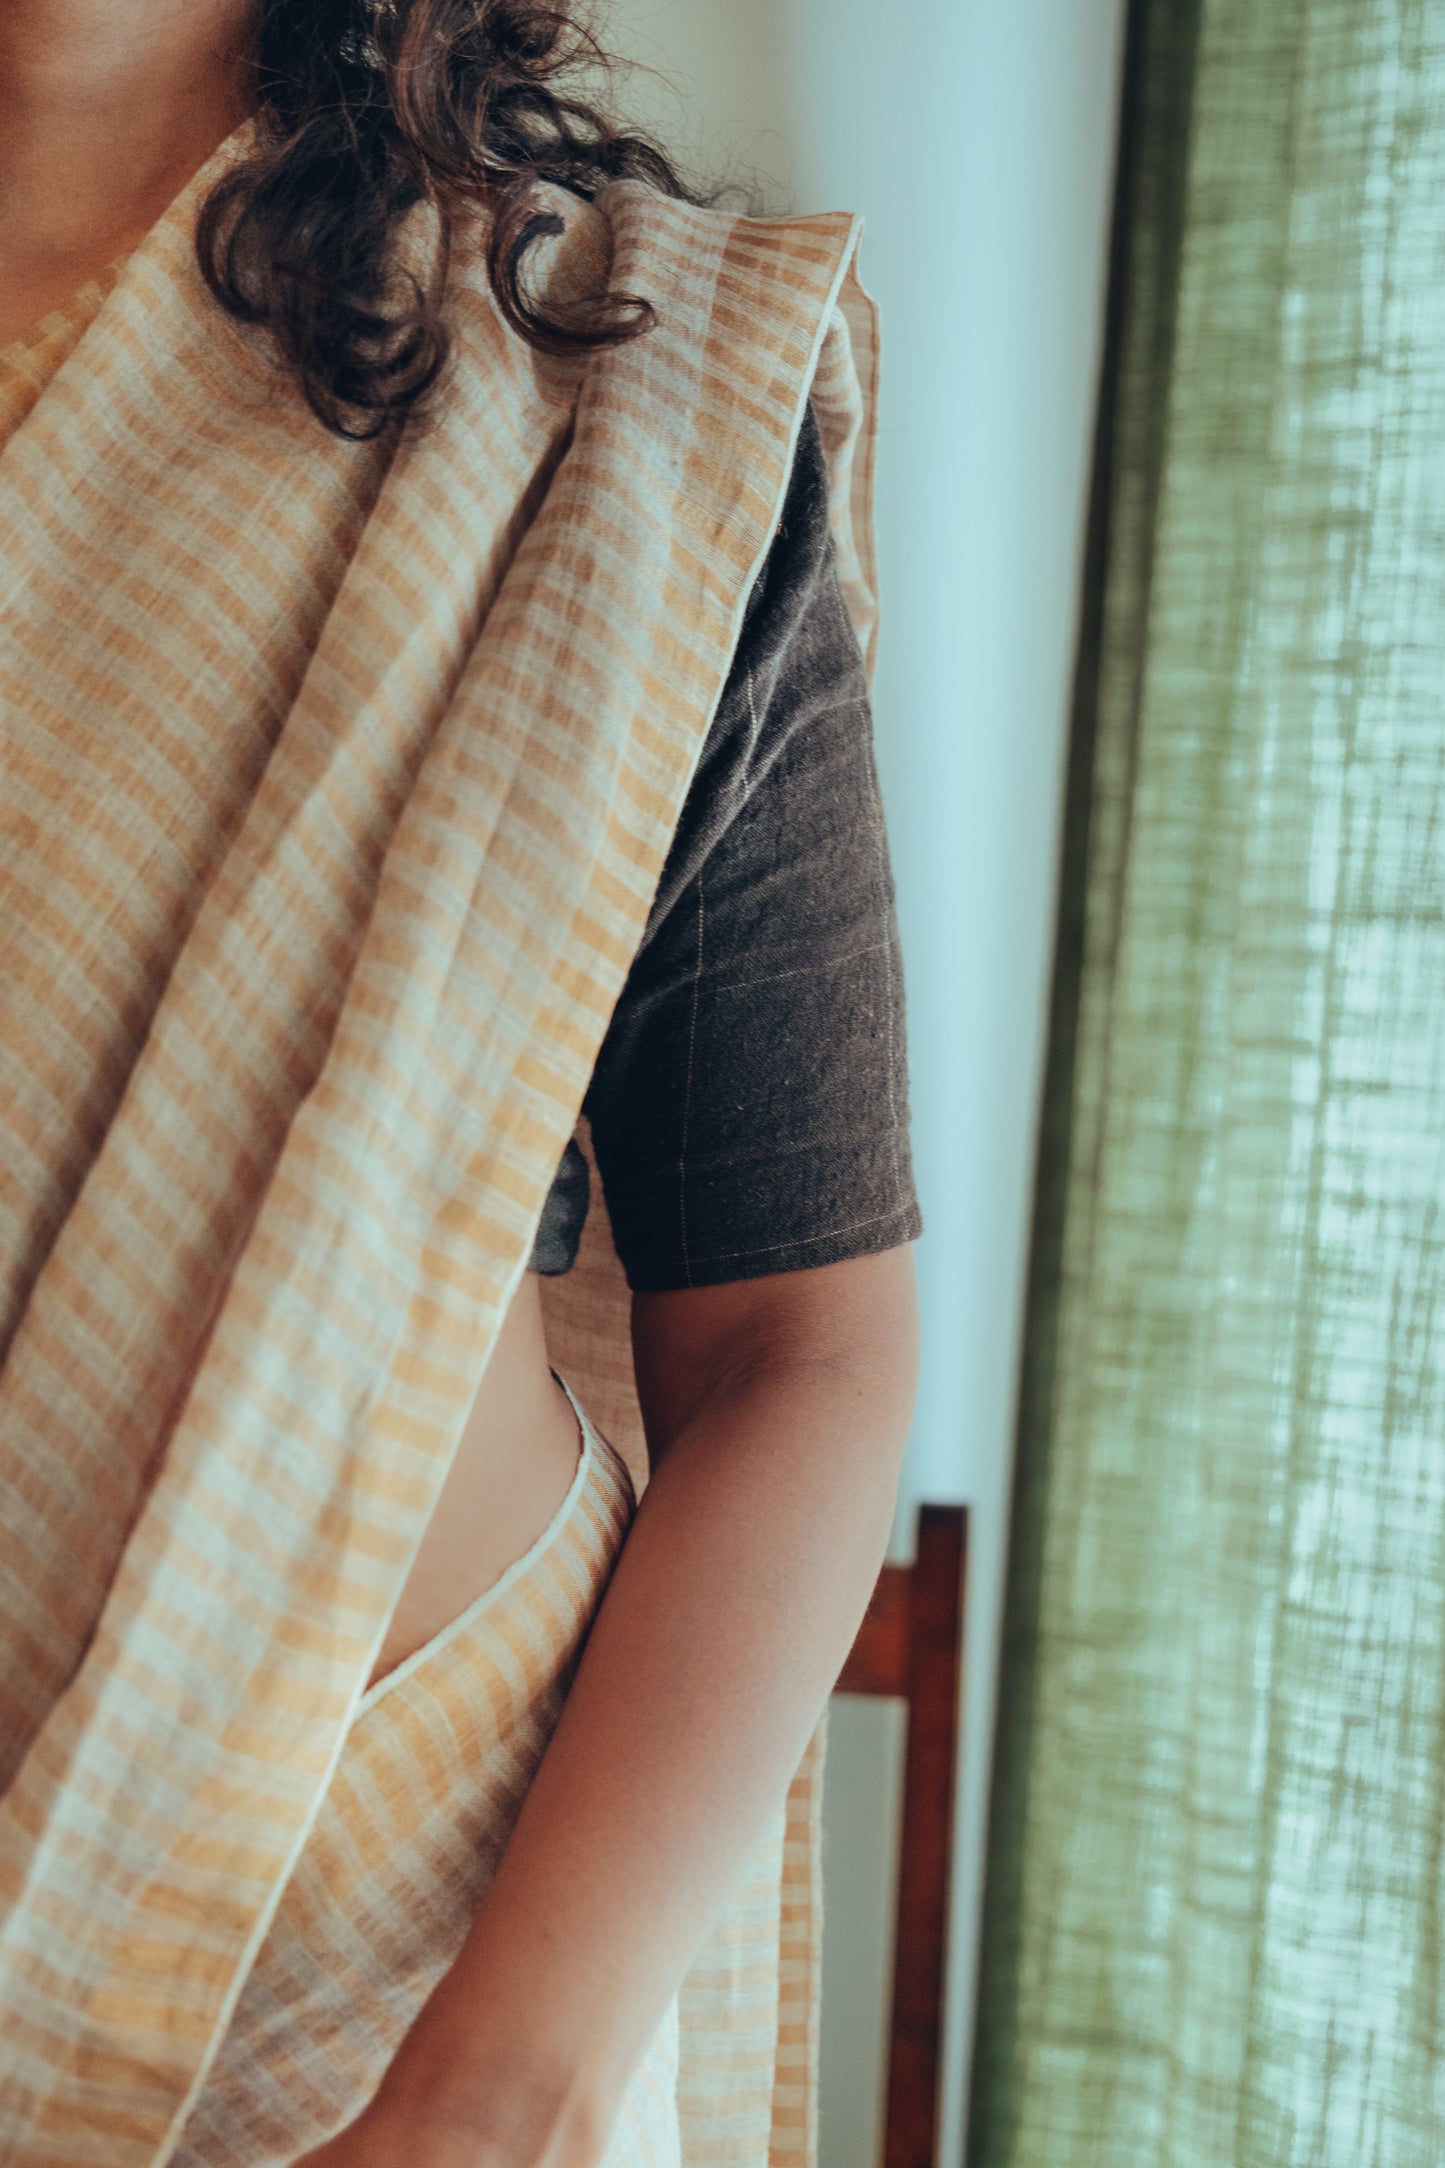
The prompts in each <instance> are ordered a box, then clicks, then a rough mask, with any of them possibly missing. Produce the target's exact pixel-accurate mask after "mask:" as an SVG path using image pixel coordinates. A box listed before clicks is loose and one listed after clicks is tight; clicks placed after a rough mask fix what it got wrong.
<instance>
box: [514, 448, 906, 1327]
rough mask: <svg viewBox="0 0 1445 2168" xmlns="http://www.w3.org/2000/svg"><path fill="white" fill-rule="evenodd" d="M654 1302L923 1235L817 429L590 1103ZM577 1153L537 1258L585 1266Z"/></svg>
mask: <svg viewBox="0 0 1445 2168" xmlns="http://www.w3.org/2000/svg"><path fill="white" fill-rule="evenodd" d="M582 1105H583V1109H584V1112H585V1113H586V1115H587V1116H588V1118H589V1120H590V1123H591V1132H592V1140H593V1144H594V1147H595V1150H596V1154H597V1164H598V1171H599V1173H600V1175H601V1177H602V1186H603V1189H604V1191H605V1193H606V1198H607V1214H608V1220H609V1223H610V1225H611V1229H612V1236H613V1240H614V1241H615V1243H616V1245H617V1253H618V1256H619V1257H620V1258H621V1260H622V1265H623V1268H624V1270H625V1272H626V1274H627V1282H628V1285H629V1286H630V1287H632V1288H633V1289H646V1290H651V1289H657V1288H678V1287H702V1286H708V1285H711V1284H713V1283H715V1282H717V1281H720V1280H740V1279H746V1278H751V1277H753V1276H754V1275H756V1274H758V1273H765V1272H782V1271H785V1270H789V1269H793V1268H796V1267H799V1266H807V1265H824V1264H834V1263H837V1262H838V1261H839V1260H840V1259H842V1258H846V1257H860V1256H866V1255H868V1254H870V1253H871V1252H873V1251H875V1250H882V1249H889V1248H891V1247H892V1246H893V1245H894V1244H895V1243H899V1242H909V1241H912V1240H913V1239H914V1237H915V1236H916V1235H918V1234H919V1233H920V1232H921V1230H922V1218H921V1215H920V1213H919V1209H918V1199H917V1195H916V1192H915V1190H914V1186H913V1173H912V1162H911V1156H910V1152H909V1140H908V1069H907V1061H906V1056H905V1046H904V1013H903V969H902V960H901V957H900V954H899V946H898V927H897V917H896V912H895V908H894V896H893V878H892V871H891V868H890V865H889V858H888V846H887V839H886V835H885V831H884V825H883V808H882V802H881V798H880V795H879V788H878V775H877V769H876V766H875V764H874V757H873V731H872V713H871V710H870V707H869V703H868V691H867V677H866V672H865V670H864V667H863V660H862V657H861V655H860V654H859V651H858V641H857V637H856V635H855V633H854V631H853V624H852V620H851V618H850V617H849V615H848V611H847V608H846V606H845V604H844V601H843V597H842V593H841V591H840V589H839V585H838V575H837V565H836V559H835V552H834V548H833V541H832V535H831V532H830V528H829V521H828V469H827V462H826V460H825V458H824V455H823V447H822V442H821V440H820V437H819V434H818V425H817V421H816V419H815V417H814V415H813V413H812V410H811V408H810V409H809V410H808V411H807V412H806V413H805V414H804V417H803V425H802V428H801V430H800V431H799V436H798V448H797V451H796V453H795V455H794V459H793V469H792V474H791V477H790V479H789V482H788V488H787V494H786V496H785V498H784V501H783V511H782V516H781V519H780V522H779V526H778V532H777V534H776V535H775V536H774V539H773V542H772V546H771V547H770V549H769V551H768V555H767V561H766V562H765V564H764V566H763V569H762V571H761V572H760V573H759V575H758V578H757V580H756V581H755V582H754V585H753V589H752V592H751V594H750V595H749V597H748V604H747V608H746V610H745V612H744V615H743V628H742V633H741V635H740V637H739V640H738V645H737V648H736V651H735V652H734V655H733V659H732V663H731V664H730V666H729V669H728V676H727V682H726V684H725V685H724V687H723V692H722V698H721V699H720V700H719V702H718V707H717V713H716V714H715V715H714V717H713V720H712V724H711V726H710V728H709V730H708V734H707V738H706V741H705V742H704V745H703V749H702V754H701V757H700V759H699V761H698V764H697V768H696V771H695V773H694V775H693V779H692V782H691V784H690V785H689V786H688V793H687V797H686V799H685V800H684V803H683V808H682V812H681V814H680V815H679V817H678V823H677V828H676V830H675V832H674V834H673V839H672V843H671V846H670V848H669V850H668V854H667V863H666V864H665V866H664V867H663V870H662V878H661V880H660V881H659V882H658V887H657V894H656V896H655V897H654V899H653V904H652V909H651V910H650V911H649V913H648V917H647V925H646V928H645V929H644V932H643V936H642V940H641V941H640V942H639V944H638V950H637V954H636V956H635V957H634V959H633V962H632V967H631V969H630V970H629V972H628V974H627V979H626V982H625V983H624V985H623V988H622V992H621V994H620V995H619V996H618V1000H617V1006H616V1008H615V1009H614V1010H613V1012H612V1017H611V1021H610V1022H609V1024H608V1026H607V1032H606V1035H605V1037H604V1038H603V1041H602V1047H601V1050H600V1052H599V1054H598V1056H597V1061H596V1064H595V1066H594V1067H593V1071H592V1077H591V1081H590V1082H589V1084H588V1086H587V1091H586V1095H585V1097H584V1099H583V1102H582ZM588 1195H589V1184H588V1180H587V1170H586V1165H585V1162H584V1161H583V1159H582V1156H581V1154H580V1152H579V1150H578V1147H577V1146H576V1144H575V1143H571V1142H569V1144H568V1147H567V1151H566V1153H565V1154H564V1157H563V1162H562V1166H561V1167H560V1168H559V1170H558V1174H557V1177H556V1179H555V1180H554V1182H553V1184H552V1187H551V1189H550V1190H549V1191H548V1194H547V1201H546V1203H545V1205H544V1206H543V1208H542V1217H541V1221H540V1223H539V1226H538V1231H537V1239H536V1242H535V1243H534V1245H533V1251H532V1260H531V1262H532V1265H533V1267H534V1269H536V1270H539V1271H545V1272H565V1271H566V1270H567V1269H568V1268H569V1266H570V1265H571V1264H572V1262H573V1259H574V1257H575V1255H576V1249H577V1242H578V1238H579V1235H580V1231H581V1225H582V1220H583V1217H584V1215H585V1213H586V1210H587V1202H588Z"/></svg>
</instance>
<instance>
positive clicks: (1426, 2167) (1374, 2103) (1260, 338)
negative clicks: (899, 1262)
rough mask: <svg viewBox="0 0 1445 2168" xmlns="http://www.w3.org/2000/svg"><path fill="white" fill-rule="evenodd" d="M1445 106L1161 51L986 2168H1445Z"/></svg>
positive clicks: (1005, 1707)
mask: <svg viewBox="0 0 1445 2168" xmlns="http://www.w3.org/2000/svg"><path fill="white" fill-rule="evenodd" d="M1442 110H1445V18H1442V15H1441V11H1440V9H1439V8H1438V7H1435V6H1431V5H1427V4H1423V0H1382V4H1380V5H1375V4H1373V0H1372V4H1371V5H1368V6H1363V7H1362V6H1357V5H1355V4H1354V0H1278V4H1276V5H1273V6H1270V7H1265V8H1261V7H1258V6H1251V5H1250V4H1249V0H1193V4H1191V5H1189V6H1187V7H1176V6H1174V5H1172V4H1171V0H1141V4H1140V5H1139V6H1137V7H1136V8H1135V9H1134V11H1133V14H1132V19H1131V35H1130V44H1129V51H1128V56H1127V62H1126V73H1125V101H1124V111H1125V131H1124V136H1123V160H1122V165H1121V189H1120V196H1119V209H1118V227H1117V242H1116V249H1117V254H1116V261H1115V269H1114V278H1113V280H1112V282H1111V284H1112V291H1113V297H1114V301H1113V315H1112V328H1111V336H1110V342H1109V348H1108V361H1107V367H1106V371H1105V377H1104V382H1105V386H1106V406H1105V412H1104V426H1103V428H1102V431H1101V435H1100V440H1099V443H1100V463H1099V469H1098V475H1097V481H1096V504H1095V514H1094V549H1093V557H1092V564H1091V568H1090V578H1089V581H1088V583H1087V591H1088V595H1089V601H1088V606H1087V610H1086V616H1085V627H1084V637H1083V640H1082V643H1081V650H1080V652H1081V676H1080V685H1079V708H1078V714H1077V725H1076V738H1075V749H1074V756H1073V766H1072V772H1071V778H1070V787H1069V814H1068V821H1067V829H1066V852H1065V867H1064V878H1063V883H1062V899H1063V900H1062V904H1061V912H1062V916H1061V922H1060V950H1059V970H1058V976H1057V985H1056V990H1055V1008H1054V1024H1053V1031H1052V1035H1051V1037H1052V1044H1051V1053H1050V1061H1049V1075H1048V1084H1047V1089H1046V1095H1045V1111H1044V1123H1043V1130H1042V1135H1043V1138H1044V1152H1043V1158H1042V1161H1041V1165H1040V1185H1039V1199H1038V1219H1037V1225H1036V1239H1035V1248H1034V1262H1033V1271H1032V1288H1031V1296H1030V1315H1029V1325H1028V1334H1027V1340H1026V1346H1025V1355H1024V1365H1023V1374H1022V1405H1021V1417H1020V1434H1019V1452H1020V1465H1019V1488H1018V1494H1017V1503H1016V1508H1015V1524H1014V1537H1013V1550H1012V1558H1011V1563H1010V1573H1009V1582H1008V1596H1007V1607H1006V1623H1005V1633H1004V1641H1003V1652H1004V1653H1003V1670H1002V1677H1001V1685H1000V1693H999V1712H1000V1715H999V1739H998V1751H997V1756H996V1761H995V1793H994V1801H993V1808H992V1814H991V1826H990V1859H989V1876H988V1890H987V1904H986V1924H985V1933H984V1940H983V1953H982V1969H981V1975H980V1993H979V2004H978V2007H979V2038H978V2048H977V2053H976V2058H975V2066H974V2069H975V2080H974V2098H973V2106H972V2112H971V2118H970V2121H971V2132H970V2143H969V2158H970V2161H971V2162H972V2163H973V2164H974V2168H1065V2164H1066V2168H1162V2164H1164V2163H1166V2162H1167V2163H1168V2164H1169V2168H1433V2164H1435V2163H1437V2162H1439V2160H1440V2159H1441V2157H1442V2137H1445V1995H1442V1986H1445V1976H1442V1956H1445V1951H1442V1942H1441V1931H1440V1920H1441V1896H1442V1892H1445V1817H1442V1814H1441V1798H1442V1793H1445V1451H1442V1438H1445V1342H1442V1338H1441V1334H1440V1333H1439V1331H1437V1330H1436V1321H1437V1320H1438V1317H1439V1314H1440V1313H1439V1310H1438V1309H1437V1303H1440V1302H1442V1301H1445V1246H1442V1225H1441V1198H1442V1195H1445V998H1442V990H1445V919H1442V916H1441V911H1440V898H1441V895H1442V892H1445V759H1442V729H1441V687H1442V684H1445V553H1442V550H1441V547H1440V526H1441V511H1440V507H1441V503H1442V497H1445V471H1442V466H1445V450H1442V448H1445V280H1442V277H1441V268H1442V263H1441V204H1442V201H1445V128H1442V125H1441V113H1442Z"/></svg>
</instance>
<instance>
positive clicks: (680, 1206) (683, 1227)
mask: <svg viewBox="0 0 1445 2168" xmlns="http://www.w3.org/2000/svg"><path fill="white" fill-rule="evenodd" d="M702 927H703V906H702V875H701V873H699V874H698V877H697V959H696V962H695V963H694V965H693V974H692V1015H691V1017H690V1018H689V1020H688V1027H687V1078H686V1081H685V1082H684V1084H683V1090H682V1135H681V1137H680V1138H679V1140H678V1149H677V1226H678V1236H679V1239H680V1242H681V1245H682V1269H683V1274H684V1276H685V1278H686V1280H687V1282H688V1285H689V1286H691V1284H692V1260H691V1258H690V1257H689V1256H688V1253H687V1124H688V1116H689V1115H690V1114H691V1112H692V1063H693V1053H694V1050H695V1049H696V1046H697V1011H698V1003H699V1000H700V998H701V994H702Z"/></svg>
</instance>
